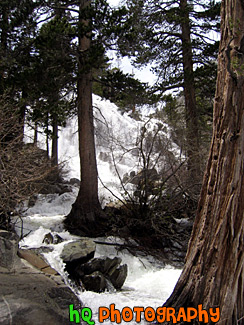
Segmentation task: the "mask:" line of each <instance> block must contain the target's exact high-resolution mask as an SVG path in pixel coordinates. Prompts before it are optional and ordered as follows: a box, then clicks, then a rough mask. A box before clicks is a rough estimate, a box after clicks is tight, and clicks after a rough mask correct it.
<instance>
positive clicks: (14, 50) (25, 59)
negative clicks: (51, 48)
mask: <svg viewBox="0 0 244 325" xmlns="http://www.w3.org/2000/svg"><path fill="white" fill-rule="evenodd" d="M38 6H39V3H38V1H31V0H24V1H16V0H10V1H5V0H3V1H1V3H0V15H1V19H0V33H1V43H0V94H1V95H3V94H4V93H7V94H8V95H11V96H12V97H13V98H14V99H15V101H16V107H18V111H17V110H16V114H18V116H19V124H20V126H21V127H20V128H19V131H18V132H20V133H18V135H19V134H21V133H22V136H23V126H24V116H25V109H26V104H27V103H26V98H27V93H28V90H29V89H30V86H29V85H30V79H29V67H30V64H31V53H32V51H33V39H34V37H35V31H36V19H37V11H36V9H37V8H38ZM18 135H17V134H12V135H11V134H9V135H8V138H9V140H11V138H13V137H15V136H18Z"/></svg>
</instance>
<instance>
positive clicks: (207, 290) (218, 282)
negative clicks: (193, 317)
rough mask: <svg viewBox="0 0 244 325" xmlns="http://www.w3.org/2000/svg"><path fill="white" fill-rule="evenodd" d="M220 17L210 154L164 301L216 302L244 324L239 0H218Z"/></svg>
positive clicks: (243, 83)
mask: <svg viewBox="0 0 244 325" xmlns="http://www.w3.org/2000/svg"><path fill="white" fill-rule="evenodd" d="M221 18H222V22H221V42H220V52H219V58H218V77H217V90H216V96H215V104H214V128H213V138H212V143H211V148H210V154H209V159H208V164H207V168H206V172H205V176H204V181H203V186H202V191H201V196H200V200H199V205H198V211H197V216H196V220H195V224H194V227H193V232H192V236H191V239H190V243H189V246H188V252H187V256H186V264H185V267H184V269H183V272H182V274H181V276H180V279H179V281H178V282H177V284H176V287H175V289H174V291H173V293H172V295H171V297H170V298H169V299H168V301H167V302H166V304H165V306H172V307H189V306H193V307H196V306H198V305H199V304H203V307H204V308H205V309H208V308H210V307H220V323H221V324H226V325H235V324H239V325H240V324H244V289H243V288H244V287H243V285H244V197H243V194H244V165H243V161H244V68H243V67H244V19H243V18H244V3H243V1H240V0H225V1H222V11H221ZM192 324H197V321H195V322H194V321H192ZM208 324H212V322H211V321H210V322H209V323H208Z"/></svg>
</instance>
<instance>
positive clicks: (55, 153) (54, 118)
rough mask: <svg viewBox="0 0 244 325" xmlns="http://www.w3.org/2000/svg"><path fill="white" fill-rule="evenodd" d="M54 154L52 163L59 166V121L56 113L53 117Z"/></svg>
mask: <svg viewBox="0 0 244 325" xmlns="http://www.w3.org/2000/svg"><path fill="white" fill-rule="evenodd" d="M52 128H53V130H52V156H51V165H52V166H53V167H56V166H58V122H57V116H56V114H54V115H53V117H52Z"/></svg>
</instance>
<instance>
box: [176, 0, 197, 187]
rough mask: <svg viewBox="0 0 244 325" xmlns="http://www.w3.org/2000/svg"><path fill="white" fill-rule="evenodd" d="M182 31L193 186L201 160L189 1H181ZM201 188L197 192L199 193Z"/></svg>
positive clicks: (188, 154)
mask: <svg viewBox="0 0 244 325" xmlns="http://www.w3.org/2000/svg"><path fill="white" fill-rule="evenodd" d="M180 12H181V31H182V55H183V70H184V97H185V118H186V141H187V143H186V145H187V158H188V170H189V180H190V182H191V183H192V184H194V183H199V176H200V159H199V130H198V127H199V126H198V117H197V106H196V95H195V84H194V73H193V60H192V45H191V28H190V19H189V9H188V3H187V0H180ZM199 190H200V189H199V188H198V190H197V188H196V191H195V192H197V193H199Z"/></svg>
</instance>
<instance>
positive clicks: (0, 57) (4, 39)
mask: <svg viewBox="0 0 244 325" xmlns="http://www.w3.org/2000/svg"><path fill="white" fill-rule="evenodd" d="M1 18H2V19H1V21H0V28H1V47H0V61H1V63H0V78H1V79H0V95H2V94H3V93H4V90H5V85H4V74H5V72H6V70H5V68H6V67H5V66H4V65H5V64H6V56H7V47H8V30H9V21H8V19H9V8H8V5H6V8H5V10H3V13H2V17H1Z"/></svg>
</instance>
